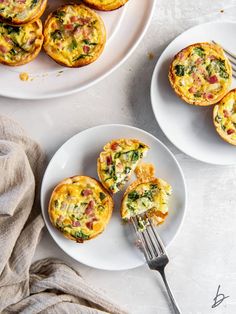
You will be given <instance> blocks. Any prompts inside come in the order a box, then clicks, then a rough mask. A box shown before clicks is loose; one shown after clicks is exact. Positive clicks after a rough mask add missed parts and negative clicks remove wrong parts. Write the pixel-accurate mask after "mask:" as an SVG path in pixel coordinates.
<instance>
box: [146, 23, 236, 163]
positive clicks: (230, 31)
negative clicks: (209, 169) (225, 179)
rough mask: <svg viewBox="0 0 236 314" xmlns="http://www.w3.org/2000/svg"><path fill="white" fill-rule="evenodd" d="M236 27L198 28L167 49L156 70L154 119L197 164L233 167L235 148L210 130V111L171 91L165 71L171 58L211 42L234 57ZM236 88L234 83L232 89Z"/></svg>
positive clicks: (153, 82) (153, 99) (223, 25)
mask: <svg viewBox="0 0 236 314" xmlns="http://www.w3.org/2000/svg"><path fill="white" fill-rule="evenodd" d="M235 34H236V23H230V22H214V23H207V24H202V25H198V26H196V27H193V28H191V29H189V30H187V31H186V32H184V33H182V34H181V35H180V36H178V37H177V38H176V39H175V40H174V41H172V42H171V44H170V45H169V46H168V47H167V48H166V50H165V51H164V52H163V54H162V55H161V57H160V58H159V60H158V62H157V65H156V67H155V70H154V73H153V77H152V84H151V100H152V107H153V111H154V114H155V116H156V119H157V121H158V123H159V126H160V127H161V129H162V131H163V132H164V133H165V135H166V136H167V137H168V138H169V140H170V141H171V142H172V143H173V144H174V145H175V146H177V147H178V148H179V149H180V150H182V151H183V152H184V153H186V154H187V155H189V156H191V157H193V158H196V159H198V160H201V161H204V162H207V163H212V164H218V165H230V164H235V163H236V147H235V146H232V145H230V144H228V143H226V142H224V141H223V140H222V139H221V138H220V137H219V136H218V134H217V133H216V131H215V128H214V126H213V120H212V110H213V106H212V107H211V106H210V107H205V108H201V107H197V106H192V105H188V104H186V103H184V102H183V101H182V100H180V99H179V98H178V97H177V96H176V95H175V93H174V91H173V90H172V88H171V87H170V84H169V81H168V77H167V75H168V70H169V65H170V62H171V60H172V59H173V56H174V55H175V54H176V53H177V52H178V51H180V50H181V49H182V48H184V47H186V46H188V45H189V44H192V43H197V42H203V41H211V40H212V39H214V40H215V41H216V42H218V43H220V44H221V45H222V46H224V47H225V48H226V49H229V50H231V51H234V52H235V53H236V41H235V40H233V38H235ZM233 87H236V80H233V83H232V88H233Z"/></svg>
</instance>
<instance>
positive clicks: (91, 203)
mask: <svg viewBox="0 0 236 314" xmlns="http://www.w3.org/2000/svg"><path fill="white" fill-rule="evenodd" d="M94 205H95V204H94V201H93V200H91V201H89V203H88V205H87V207H86V209H85V214H86V215H89V214H91V213H92V212H93V211H94Z"/></svg>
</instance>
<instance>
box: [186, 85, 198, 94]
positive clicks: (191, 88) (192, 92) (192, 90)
mask: <svg viewBox="0 0 236 314" xmlns="http://www.w3.org/2000/svg"><path fill="white" fill-rule="evenodd" d="M188 91H189V92H190V93H191V94H194V93H196V92H197V89H196V87H195V86H192V87H190V88H189V89H188Z"/></svg>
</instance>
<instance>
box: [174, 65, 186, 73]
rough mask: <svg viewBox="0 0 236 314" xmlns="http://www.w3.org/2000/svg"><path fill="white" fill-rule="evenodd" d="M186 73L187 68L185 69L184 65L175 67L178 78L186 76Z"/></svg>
mask: <svg viewBox="0 0 236 314" xmlns="http://www.w3.org/2000/svg"><path fill="white" fill-rule="evenodd" d="M184 73H185V67H184V65H182V64H177V65H176V66H175V74H176V75H177V76H184Z"/></svg>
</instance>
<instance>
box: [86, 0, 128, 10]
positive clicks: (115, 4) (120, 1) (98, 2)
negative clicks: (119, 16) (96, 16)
mask: <svg viewBox="0 0 236 314" xmlns="http://www.w3.org/2000/svg"><path fill="white" fill-rule="evenodd" d="M83 1H84V3H86V4H87V5H88V6H90V7H91V8H93V9H96V10H101V11H112V10H116V9H119V8H120V7H122V6H123V5H125V4H126V2H128V0H83Z"/></svg>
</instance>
